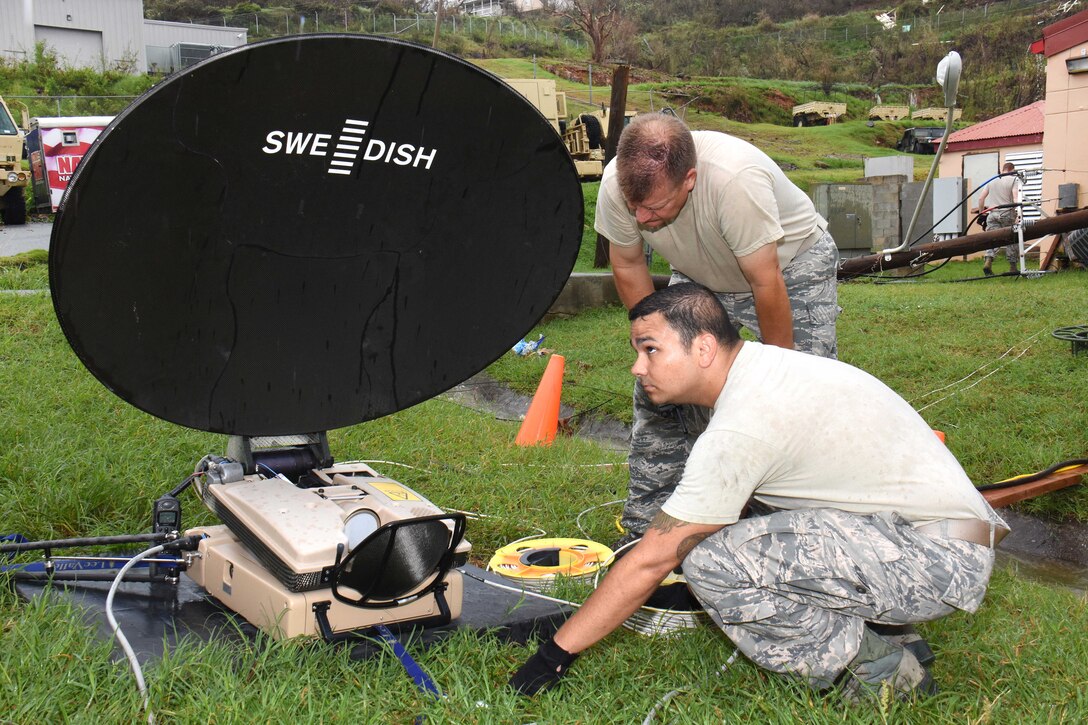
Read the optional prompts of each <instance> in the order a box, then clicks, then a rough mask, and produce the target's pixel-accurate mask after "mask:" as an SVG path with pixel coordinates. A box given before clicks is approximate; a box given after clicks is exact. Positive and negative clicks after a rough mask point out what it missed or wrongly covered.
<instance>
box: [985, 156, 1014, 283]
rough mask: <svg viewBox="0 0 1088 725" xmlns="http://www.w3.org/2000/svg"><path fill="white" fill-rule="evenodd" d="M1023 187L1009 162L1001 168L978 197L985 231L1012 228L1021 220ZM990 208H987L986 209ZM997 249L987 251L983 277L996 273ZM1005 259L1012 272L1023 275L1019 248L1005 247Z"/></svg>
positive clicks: (1011, 245)
mask: <svg viewBox="0 0 1088 725" xmlns="http://www.w3.org/2000/svg"><path fill="white" fill-rule="evenodd" d="M1022 188H1023V183H1022V182H1021V181H1020V177H1019V176H1018V175H1017V174H1016V167H1015V166H1014V165H1013V164H1011V163H1008V162H1006V163H1005V165H1004V166H1002V167H1001V174H1000V175H999V176H998V177H997V178H996V179H994V180H993V181H991V182H990V183H989V184H986V186H985V187H983V189H982V193H981V194H979V195H978V209H979V212H980V213H982V214H985V215H986V231H988V232H989V231H993V230H994V229H1002V228H1006V227H1011V226H1012V225H1013V224H1015V223H1016V222H1017V220H1018V219H1020V201H1021V198H1020V195H1021V191H1022ZM987 204H988V206H987ZM995 256H997V248H994V249H987V250H986V253H985V254H984V255H983V259H984V261H983V263H982V273H983V274H985V275H986V276H987V277H989V276H991V275H992V274H993V273H994V270H993V267H994V257H995ZM1005 256H1006V257H1007V258H1008V260H1009V272H1010V273H1012V274H1019V273H1020V244H1019V243H1016V244H1010V245H1008V246H1007V247H1005Z"/></svg>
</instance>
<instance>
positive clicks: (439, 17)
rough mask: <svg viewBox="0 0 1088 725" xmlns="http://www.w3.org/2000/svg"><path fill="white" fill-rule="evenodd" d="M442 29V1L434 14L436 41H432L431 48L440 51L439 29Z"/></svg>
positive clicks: (439, 0) (439, 1)
mask: <svg viewBox="0 0 1088 725" xmlns="http://www.w3.org/2000/svg"><path fill="white" fill-rule="evenodd" d="M440 27H442V0H438V8H437V9H436V10H435V13H434V39H433V40H432V41H431V47H432V48H434V49H435V50H438V29H439V28H440Z"/></svg>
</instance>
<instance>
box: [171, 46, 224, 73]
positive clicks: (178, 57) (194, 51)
mask: <svg viewBox="0 0 1088 725" xmlns="http://www.w3.org/2000/svg"><path fill="white" fill-rule="evenodd" d="M221 50H223V46H221V45H208V44H206V43H175V44H173V45H171V46H170V65H171V68H170V70H172V71H178V70H181V69H182V68H188V67H189V66H191V65H193V64H194V63H199V62H200V61H202V60H204V59H205V58H210V57H211V56H213V55H215V54H216V53H218V52H219V51H221Z"/></svg>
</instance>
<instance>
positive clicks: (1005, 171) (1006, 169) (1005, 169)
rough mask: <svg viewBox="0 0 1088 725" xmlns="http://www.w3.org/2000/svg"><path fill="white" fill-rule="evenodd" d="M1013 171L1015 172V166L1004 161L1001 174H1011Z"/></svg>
mask: <svg viewBox="0 0 1088 725" xmlns="http://www.w3.org/2000/svg"><path fill="white" fill-rule="evenodd" d="M1014 171H1016V164H1014V163H1013V162H1011V161H1006V162H1005V165H1004V166H1002V167H1001V173H1003V174H1011V173H1012V172H1014Z"/></svg>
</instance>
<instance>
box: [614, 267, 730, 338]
mask: <svg viewBox="0 0 1088 725" xmlns="http://www.w3.org/2000/svg"><path fill="white" fill-rule="evenodd" d="M655 312H660V313H661V316H662V317H664V318H665V322H667V323H668V325H669V327H671V328H672V329H674V330H676V333H677V334H678V335H680V341H681V342H682V343H683V344H684V345H685V346H686V347H690V346H691V343H692V341H693V340H695V338H696V337H698V336H699V335H702V334H703V333H710V334H711V335H713V336H714V339H716V340H717V341H718V343H719V344H720V345H722V346H723V347H725V348H731V347H734V346H735V345H737V344H739V343H740V335H738V334H737V328H735V327H733V323H732V321H731V320H730V319H729V313H727V312H726V311H725V308H724V307H722V303H721V302H719V301H718V298H717V297H715V296H714V293H713V292H711V291H710V290H708V289H707V288H706V287H704V286H702V285H701V284H695V283H694V282H682V283H680V284H674V285H669V286H668V287H666V288H665V289H661V290H658V291H657V292H654V293H653V294H651V295H647V296H646V297H644V298H643V299H642V301H641V302H639V303H638V304H637V305H635V306H634V307H632V308H631V311H630V312H629V313H628V315H627V319H629V320H631V321H632V322H633V321H635V320H637V319H638V318H640V317H649V316H650V315H652V314H654V313H655Z"/></svg>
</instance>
